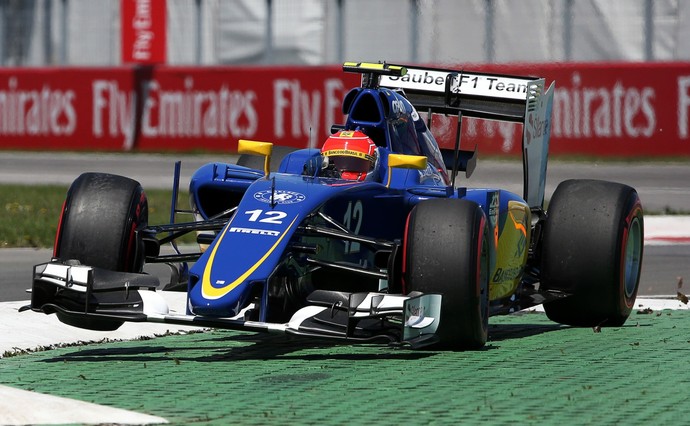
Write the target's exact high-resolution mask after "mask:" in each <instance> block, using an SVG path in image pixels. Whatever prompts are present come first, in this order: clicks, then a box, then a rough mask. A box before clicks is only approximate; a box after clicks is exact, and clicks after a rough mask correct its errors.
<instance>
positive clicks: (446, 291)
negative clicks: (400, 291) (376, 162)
mask: <svg viewBox="0 0 690 426" xmlns="http://www.w3.org/2000/svg"><path fill="white" fill-rule="evenodd" d="M488 235H489V232H488V226H487V222H486V216H485V214H484V212H483V210H482V209H481V207H479V205H478V204H476V203H473V202H471V201H467V200H455V199H434V200H428V201H423V202H421V203H419V204H418V205H417V206H415V208H414V209H412V211H411V212H410V215H409V217H408V224H407V230H406V233H405V239H404V242H403V253H404V259H403V268H404V270H403V276H404V286H405V289H404V290H405V292H406V293H409V292H413V291H420V292H422V293H441V294H442V296H443V299H442V302H441V322H440V324H439V328H438V330H437V333H436V334H437V336H438V337H439V338H440V342H439V346H441V347H443V348H448V349H479V348H481V347H482V346H484V345H485V344H486V340H487V337H488V318H489V241H488Z"/></svg>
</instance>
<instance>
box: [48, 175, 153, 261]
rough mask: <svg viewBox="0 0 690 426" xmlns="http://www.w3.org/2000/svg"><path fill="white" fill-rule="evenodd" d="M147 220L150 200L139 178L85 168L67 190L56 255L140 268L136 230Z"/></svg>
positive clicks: (65, 258) (144, 224) (140, 254)
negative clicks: (148, 200)
mask: <svg viewBox="0 0 690 426" xmlns="http://www.w3.org/2000/svg"><path fill="white" fill-rule="evenodd" d="M147 224H148V202H147V199H146V194H145V193H144V190H143V189H142V187H141V185H140V184H139V182H137V181H135V180H132V179H129V178H126V177H122V176H117V175H111V174H106V173H84V174H82V175H81V176H79V177H78V178H77V179H76V180H75V181H74V182H73V183H72V186H71V187H70V189H69V191H68V192H67V198H66V200H65V204H64V206H63V210H62V217H61V219H60V223H59V225H58V231H57V236H56V241H55V248H54V256H55V257H57V258H59V259H62V260H70V259H76V260H78V261H79V262H80V263H82V264H84V265H89V266H95V267H99V268H104V269H109V270H113V271H122V272H141V271H142V268H143V264H144V249H143V245H142V244H143V243H140V242H138V241H137V239H136V235H135V230H137V229H138V228H143V227H145V226H146V225H147Z"/></svg>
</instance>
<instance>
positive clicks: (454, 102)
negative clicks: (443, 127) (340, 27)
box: [344, 63, 554, 208]
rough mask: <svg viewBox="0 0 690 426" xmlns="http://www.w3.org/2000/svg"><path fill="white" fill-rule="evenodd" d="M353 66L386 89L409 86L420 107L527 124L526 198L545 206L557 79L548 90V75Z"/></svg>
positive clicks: (524, 147)
mask: <svg viewBox="0 0 690 426" xmlns="http://www.w3.org/2000/svg"><path fill="white" fill-rule="evenodd" d="M347 65H348V66H347V67H344V68H346V71H354V72H360V73H363V74H365V76H366V77H367V80H366V81H368V82H369V83H368V84H372V83H371V80H372V79H373V78H374V77H376V78H378V85H379V86H380V87H386V88H390V89H402V90H404V92H405V95H406V96H407V98H408V99H409V101H410V103H412V105H414V107H415V108H417V109H418V110H420V111H427V112H429V113H432V114H444V115H455V116H458V117H460V118H461V117H463V116H465V117H474V118H481V119H488V120H499V121H509V122H514V123H522V126H523V134H522V153H523V170H524V199H525V201H527V203H528V204H529V206H530V207H533V208H543V204H544V191H545V182H546V165H547V162H548V151H549V138H550V131H551V109H552V105H553V94H554V83H551V85H550V86H549V88H548V89H547V90H544V89H545V87H544V86H545V80H544V79H543V78H534V77H520V76H512V75H502V74H488V73H478V72H466V71H454V70H443V69H436V68H412V67H405V66H402V65H393V64H360V63H348V64H347ZM455 150H456V151H458V150H459V146H456V147H455Z"/></svg>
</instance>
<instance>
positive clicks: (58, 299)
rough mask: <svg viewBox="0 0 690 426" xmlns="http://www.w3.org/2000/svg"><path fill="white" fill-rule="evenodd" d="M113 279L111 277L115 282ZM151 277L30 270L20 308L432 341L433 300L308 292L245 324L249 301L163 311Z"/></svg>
mask: <svg viewBox="0 0 690 426" xmlns="http://www.w3.org/2000/svg"><path fill="white" fill-rule="evenodd" d="M118 276H119V278H120V279H119V280H118V279H117V277H118ZM154 281H157V280H156V279H155V277H151V276H149V275H145V274H131V273H121V272H113V271H106V270H102V269H99V268H94V267H90V266H84V265H71V264H69V263H65V262H57V261H54V262H49V263H44V264H40V265H37V266H35V267H34V278H33V287H32V296H31V305H30V306H28V307H27V309H31V310H33V311H37V312H43V313H46V314H52V313H55V314H57V316H58V318H59V319H60V321H62V322H64V323H66V324H69V325H73V326H76V327H81V328H88V329H95V330H104V331H107V330H114V329H117V328H118V327H119V326H120V325H122V323H124V322H157V323H168V324H177V325H192V326H199V327H212V328H221V329H231V330H242V331H256V332H276V333H286V334H293V335H300V336H312V337H323V338H332V339H338V340H344V341H350V342H384V343H389V344H398V345H402V346H407V347H411V348H418V347H423V346H426V345H430V344H433V343H435V342H437V341H438V339H437V337H436V335H435V332H436V330H437V329H438V325H439V323H440V321H441V318H440V316H441V295H439V294H422V293H417V294H411V295H409V296H402V295H391V294H385V293H345V292H336V291H325V290H316V291H314V292H313V293H312V294H311V295H310V296H309V297H308V300H307V304H306V305H305V306H304V307H302V308H301V309H299V310H297V311H296V312H295V313H294V314H293V315H292V317H291V319H290V320H289V321H288V322H286V323H271V322H261V321H252V320H251V319H250V318H252V310H253V309H254V308H255V306H254V305H253V304H250V305H248V306H247V307H245V308H244V309H242V310H241V311H240V313H239V314H238V315H236V316H234V317H211V316H199V315H189V314H181V313H176V312H173V311H171V309H170V308H169V306H168V303H167V302H166V300H165V298H164V297H163V296H162V293H163V292H160V291H155V290H154V289H153V288H154V287H155V282H154Z"/></svg>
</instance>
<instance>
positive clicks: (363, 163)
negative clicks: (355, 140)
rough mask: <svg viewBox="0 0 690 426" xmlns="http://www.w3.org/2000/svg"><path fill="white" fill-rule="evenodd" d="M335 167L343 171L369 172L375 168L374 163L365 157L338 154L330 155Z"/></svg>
mask: <svg viewBox="0 0 690 426" xmlns="http://www.w3.org/2000/svg"><path fill="white" fill-rule="evenodd" d="M329 158H330V159H331V160H333V164H334V165H335V168H336V169H338V170H339V171H341V172H353V173H367V172H369V171H370V170H371V169H372V168H373V163H372V162H371V161H369V160H367V159H365V158H359V157H350V156H349V155H338V156H334V157H329Z"/></svg>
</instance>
